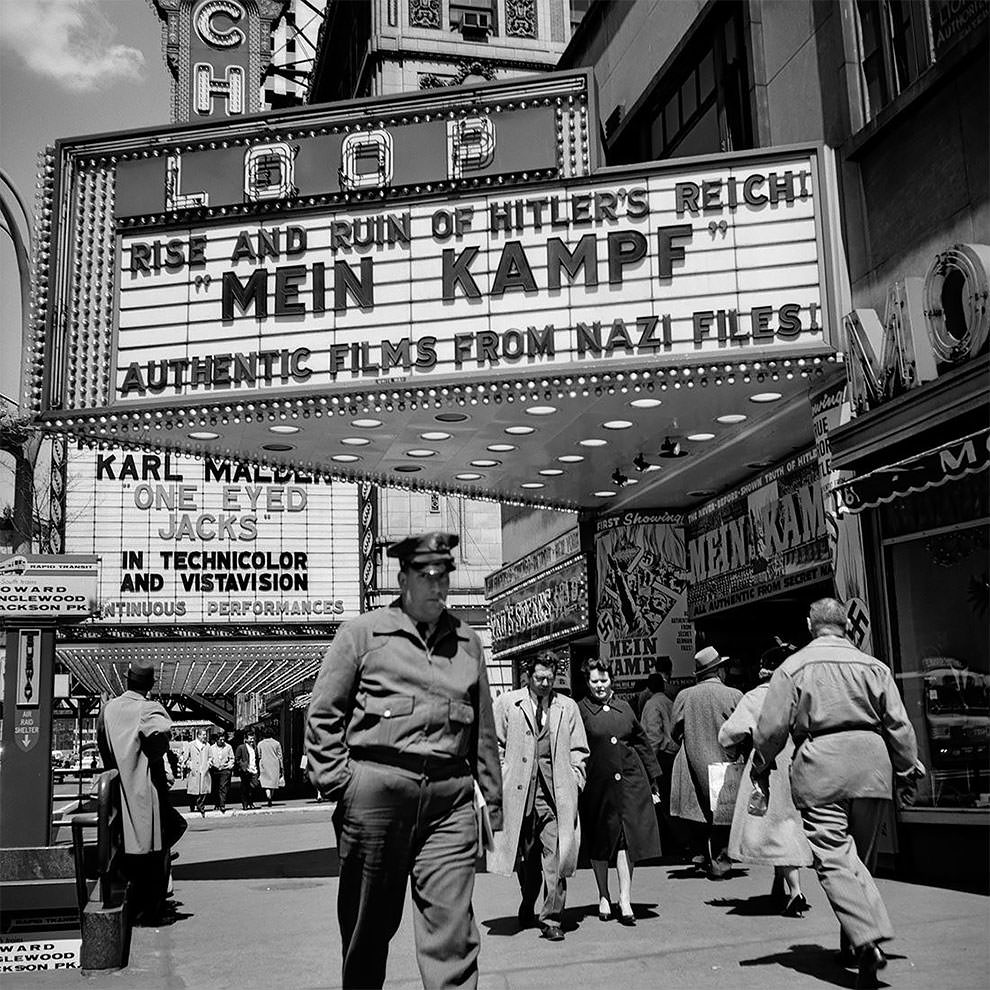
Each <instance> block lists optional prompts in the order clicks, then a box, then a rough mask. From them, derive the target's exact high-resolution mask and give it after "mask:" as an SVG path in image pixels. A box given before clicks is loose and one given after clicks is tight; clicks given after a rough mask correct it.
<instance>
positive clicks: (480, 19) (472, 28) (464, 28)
mask: <svg viewBox="0 0 990 990" xmlns="http://www.w3.org/2000/svg"><path fill="white" fill-rule="evenodd" d="M491 33H492V15H491V14H489V13H488V12H487V11H485V10H465V11H464V12H463V13H462V14H461V35H462V36H463V37H465V38H477V37H481V38H487V37H488V35H489V34H491Z"/></svg>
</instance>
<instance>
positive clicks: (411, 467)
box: [392, 464, 423, 474]
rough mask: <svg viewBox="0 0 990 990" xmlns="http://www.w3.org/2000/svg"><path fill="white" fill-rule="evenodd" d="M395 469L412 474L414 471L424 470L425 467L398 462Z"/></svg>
mask: <svg viewBox="0 0 990 990" xmlns="http://www.w3.org/2000/svg"><path fill="white" fill-rule="evenodd" d="M392 470H393V471H401V472H402V473H403V474H412V473H413V471H422V470H423V468H422V467H421V466H420V465H419V464H396V465H395V467H394V468H392Z"/></svg>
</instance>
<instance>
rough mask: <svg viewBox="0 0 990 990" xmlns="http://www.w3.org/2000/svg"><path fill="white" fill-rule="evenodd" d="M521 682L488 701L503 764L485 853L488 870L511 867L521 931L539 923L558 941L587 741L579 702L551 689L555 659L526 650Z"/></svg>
mask: <svg viewBox="0 0 990 990" xmlns="http://www.w3.org/2000/svg"><path fill="white" fill-rule="evenodd" d="M526 674H527V680H528V684H527V685H526V686H525V687H521V688H519V689H517V690H515V691H508V692H506V693H505V694H502V695H500V696H499V697H498V698H496V700H495V706H494V712H495V733H496V735H497V737H498V755H499V760H500V763H501V767H502V795H503V797H502V810H503V816H502V817H503V827H502V831H500V832H498V833H496V835H495V848H494V850H493V851H492V852H491V853H490V854H489V856H488V868H489V870H491V872H492V873H501V874H503V875H505V876H508V875H509V874H511V873H513V872H515V874H516V876H517V877H518V880H519V889H520V892H521V895H522V899H521V901H520V904H519V911H518V919H519V926H520V928H529V927H531V926H532V925H534V924H536V914H535V911H536V900H537V898H538V897H539V896H540V894H541V892H542V896H543V903H542V905H541V907H540V915H539V924H540V928H541V935H542V937H543V938H546V939H548V940H549V941H551V942H560V941H562V940H563V938H564V931H563V927H562V924H563V920H564V904H565V902H566V899H567V877H570V876H573V874H574V871H575V870H576V869H577V861H578V851H579V847H580V844H581V830H580V821H579V818H578V795H579V793H580V791H581V788H582V787H583V786H584V781H585V763H586V762H587V759H588V742H587V739H586V738H585V732H584V725H583V724H582V722H581V716H580V713H579V712H578V706H577V705H576V704H575V702H573V701H572V700H571V699H570V698H568V697H567V696H566V695H562V694H559V693H558V692H556V691H554V690H553V684H554V680H555V678H556V676H557V660H556V659H555V658H554V657H553V656H552V655H549V654H546V655H544V654H539V655H533V656H532V657H531V658H530V660H529V661H528V662H527V665H526Z"/></svg>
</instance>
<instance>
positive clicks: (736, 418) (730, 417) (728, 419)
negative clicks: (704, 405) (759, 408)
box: [715, 413, 749, 426]
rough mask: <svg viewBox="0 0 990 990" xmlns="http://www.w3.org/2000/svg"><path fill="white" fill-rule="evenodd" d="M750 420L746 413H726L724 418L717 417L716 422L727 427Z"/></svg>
mask: <svg viewBox="0 0 990 990" xmlns="http://www.w3.org/2000/svg"><path fill="white" fill-rule="evenodd" d="M748 418H749V417H747V416H746V414H745V413H726V414H725V415H724V416H716V417H715V422H716V423H725V425H726V426H730V425H731V424H732V423H741V422H743V420H745V419H748Z"/></svg>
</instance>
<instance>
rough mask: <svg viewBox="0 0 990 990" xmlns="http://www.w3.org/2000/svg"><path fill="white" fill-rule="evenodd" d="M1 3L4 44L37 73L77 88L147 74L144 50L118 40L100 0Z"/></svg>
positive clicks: (87, 89)
mask: <svg viewBox="0 0 990 990" xmlns="http://www.w3.org/2000/svg"><path fill="white" fill-rule="evenodd" d="M127 2H128V3H131V2H134V0H127ZM0 5H2V7H3V11H2V13H0V44H2V45H3V47H4V48H7V49H9V50H10V51H12V52H14V53H16V54H17V55H18V56H20V58H21V59H22V61H23V62H24V63H25V65H27V67H28V68H29V69H31V70H32V71H33V72H36V73H37V74H38V75H40V76H44V77H46V78H48V79H51V80H53V81H54V82H56V83H57V84H59V85H60V86H63V87H65V88H66V89H69V90H73V91H76V92H92V91H94V90H100V89H106V88H108V87H110V86H111V85H113V84H114V83H116V82H118V81H119V80H121V79H134V80H137V79H141V78H142V75H143V70H144V54H143V53H142V52H140V51H139V50H138V49H137V48H131V47H129V46H128V45H118V44H114V38H115V36H116V34H117V28H116V27H115V26H114V25H113V24H112V23H111V22H110V21H109V20H108V19H107V17H106V15H105V14H104V13H103V11H102V10H101V9H100V5H99V4H98V3H97V2H96V0H14V2H10V0H0Z"/></svg>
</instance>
